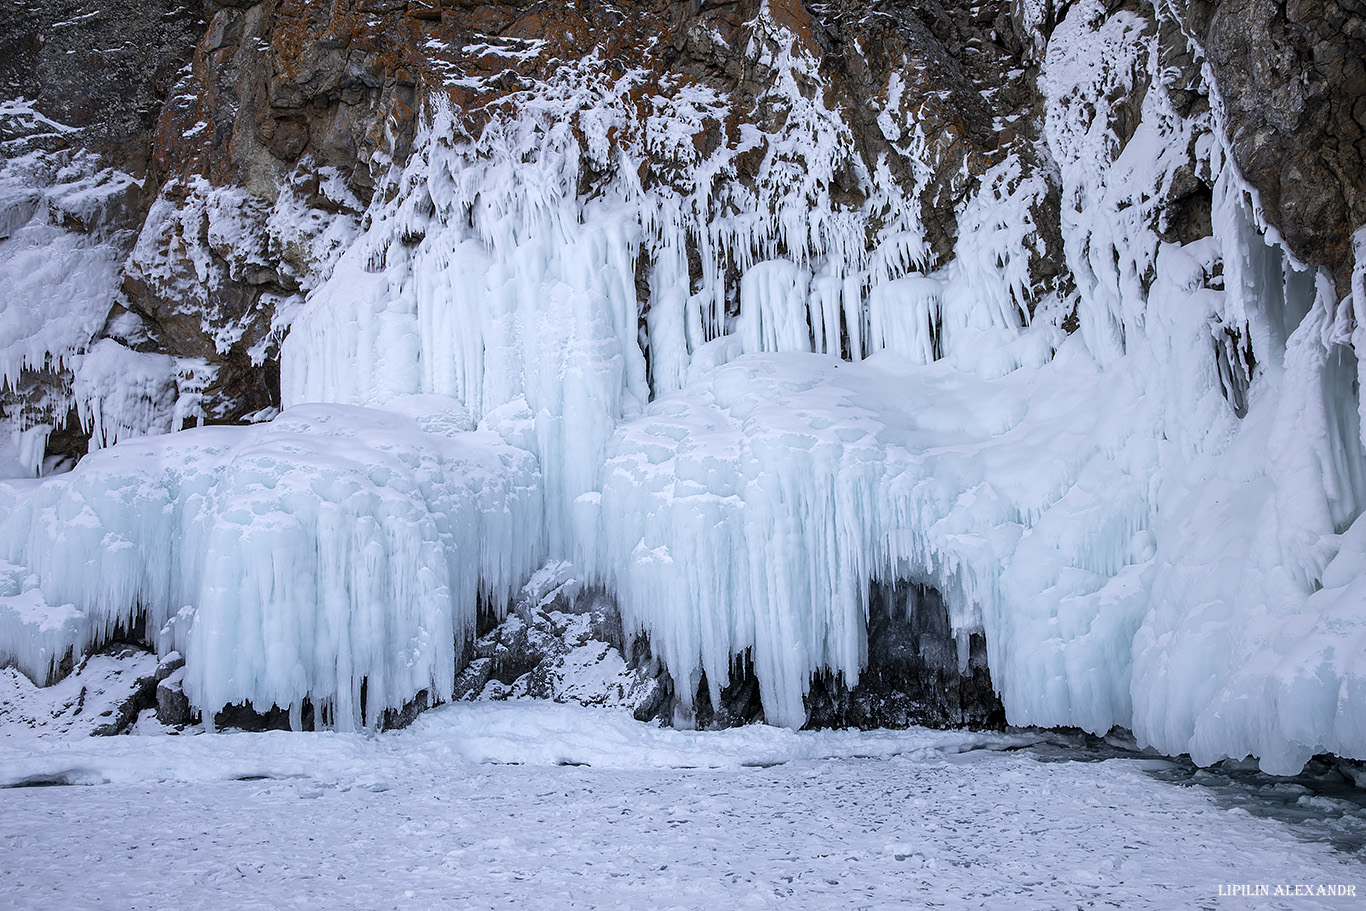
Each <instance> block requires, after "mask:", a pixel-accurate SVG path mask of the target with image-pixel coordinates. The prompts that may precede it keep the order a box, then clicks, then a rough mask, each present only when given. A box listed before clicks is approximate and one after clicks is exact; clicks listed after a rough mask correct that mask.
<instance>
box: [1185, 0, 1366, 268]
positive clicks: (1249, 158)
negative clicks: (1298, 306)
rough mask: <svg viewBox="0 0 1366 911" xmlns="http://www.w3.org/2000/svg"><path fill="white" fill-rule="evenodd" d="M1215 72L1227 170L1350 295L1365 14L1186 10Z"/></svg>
mask: <svg viewBox="0 0 1366 911" xmlns="http://www.w3.org/2000/svg"><path fill="white" fill-rule="evenodd" d="M1184 18H1185V19H1186V22H1187V24H1188V27H1189V28H1190V29H1191V30H1192V31H1193V33H1194V34H1195V35H1196V36H1197V37H1198V38H1199V39H1200V41H1201V42H1202V43H1203V45H1204V49H1205V53H1206V56H1207V58H1208V60H1209V64H1210V66H1211V68H1212V69H1213V71H1214V77H1215V81H1216V84H1217V87H1218V91H1219V95H1220V97H1221V98H1222V99H1223V103H1224V115H1225V117H1226V127H1227V130H1228V134H1229V139H1230V141H1231V144H1232V149H1233V158H1234V161H1235V162H1237V164H1238V168H1239V169H1240V170H1241V171H1242V173H1243V176H1244V177H1246V178H1247V180H1248V181H1249V182H1250V183H1251V184H1252V185H1253V186H1254V187H1256V188H1257V190H1258V191H1259V193H1260V194H1261V200H1262V205H1263V206H1264V207H1265V211H1266V217H1267V220H1268V221H1270V222H1271V224H1273V225H1275V226H1276V227H1277V228H1278V229H1279V230H1280V232H1281V236H1282V237H1283V238H1284V240H1285V242H1286V244H1287V245H1288V246H1289V247H1290V249H1291V251H1292V252H1293V253H1294V254H1295V255H1296V256H1297V257H1299V258H1300V259H1301V260H1303V261H1304V262H1306V263H1310V264H1313V265H1326V266H1328V267H1329V268H1330V269H1331V270H1332V272H1333V276H1334V279H1335V281H1336V283H1337V287H1338V293H1339V294H1343V295H1345V294H1346V293H1347V292H1348V289H1349V287H1350V286H1349V280H1350V275H1351V265H1352V251H1351V234H1352V232H1353V230H1354V229H1355V228H1357V227H1358V226H1360V225H1362V224H1363V223H1366V5H1364V4H1362V3H1361V2H1359V0H1218V2H1211V0H1188V2H1187V3H1186V4H1185V5H1184Z"/></svg>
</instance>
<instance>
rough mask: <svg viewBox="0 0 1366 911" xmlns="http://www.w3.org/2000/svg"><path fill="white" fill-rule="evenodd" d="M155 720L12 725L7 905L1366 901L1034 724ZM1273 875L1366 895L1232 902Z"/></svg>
mask: <svg viewBox="0 0 1366 911" xmlns="http://www.w3.org/2000/svg"><path fill="white" fill-rule="evenodd" d="M142 729H143V730H145V731H148V733H144V734H135V735H133V736H128V737H113V738H87V739H68V738H64V737H40V736H37V735H34V734H33V733H32V732H31V731H28V730H27V729H25V730H22V731H17V730H15V729H10V733H9V734H8V735H7V736H5V737H4V738H3V739H0V784H4V785H8V786H10V787H8V788H5V789H3V790H0V899H3V904H4V905H6V906H7V907H11V908H16V909H18V908H64V909H78V908H105V907H113V908H203V909H209V908H233V909H248V908H270V909H275V908H289V907H308V908H323V907H325V908H337V909H340V908H364V909H379V908H404V909H409V908H481V909H483V908H509V907H511V908H535V909H558V908H632V909H634V908H644V907H649V908H689V909H692V908H707V909H716V908H737V909H738V908H768V907H778V906H780V905H781V906H782V907H784V908H819V909H830V908H908V907H940V908H1012V909H1013V908H1020V909H1025V908H1047V909H1054V908H1062V907H1092V906H1118V907H1126V908H1161V909H1168V908H1185V907H1191V908H1217V907H1229V908H1234V907H1237V908H1243V907H1258V908H1262V907H1270V908H1294V909H1306V908H1320V907H1358V906H1359V905H1360V902H1361V898H1360V896H1361V895H1363V894H1366V867H1363V865H1362V863H1361V856H1360V854H1358V853H1353V852H1350V851H1343V852H1338V851H1335V850H1334V848H1333V847H1332V845H1331V844H1329V843H1328V842H1327V841H1323V840H1316V839H1314V838H1312V837H1309V835H1310V830H1309V829H1306V828H1305V827H1303V826H1297V825H1295V824H1292V823H1290V822H1286V821H1283V820H1278V819H1272V818H1266V817H1265V816H1264V815H1258V814H1257V813H1256V812H1255V811H1256V810H1257V799H1256V795H1255V793H1253V791H1251V790H1247V789H1245V790H1244V792H1243V795H1244V799H1241V800H1240V799H1234V798H1233V797H1230V793H1231V791H1230V789H1228V788H1224V789H1222V790H1221V789H1219V788H1211V787H1202V786H1192V785H1190V784H1189V781H1190V779H1189V776H1184V775H1181V774H1179V771H1180V770H1179V768H1178V767H1177V766H1176V765H1174V764H1172V763H1168V762H1167V761H1165V760H1157V759H1143V758H1110V759H1105V760H1102V761H1076V760H1075V759H1073V760H1066V761H1056V760H1058V759H1059V758H1060V757H1061V756H1062V755H1063V754H1060V753H1059V752H1058V750H1057V749H1056V748H1049V747H1047V746H1045V745H1040V743H1039V741H1040V738H1039V737H1038V736H1035V735H1024V734H974V733H965V732H937V731H926V730H911V731H905V732H870V733H861V732H853V731H841V732H822V733H813V732H804V733H794V732H792V731H788V730H784V729H778V728H772V727H762V726H753V727H747V728H741V729H735V730H730V731H725V732H712V733H702V732H684V731H677V730H671V729H664V728H658V727H654V726H651V725H646V724H640V723H637V722H634V721H632V720H630V718H629V716H627V715H625V714H623V713H620V712H612V711H607V710H600V709H587V708H581V707H577V706H564V705H554V704H548V703H533V702H511V703H465V704H459V705H454V706H448V707H445V708H442V709H438V710H436V711H433V712H429V713H427V714H426V715H424V716H422V717H421V718H420V719H419V721H418V723H417V724H416V725H415V726H414V727H412V728H410V729H408V730H406V731H402V732H397V733H390V734H383V735H378V736H374V735H363V734H340V733H320V734H289V733H283V732H277V733H267V734H218V735H199V736H195V735H193V734H190V733H188V732H187V733H186V734H183V735H180V736H166V735H165V733H164V731H159V730H156V729H154V728H151V727H149V726H147V725H146V724H143V725H142ZM1071 755H1082V754H1081V753H1077V752H1076V751H1073V752H1072V754H1071ZM1164 778H1167V779H1171V778H1175V779H1179V781H1170V780H1164ZM1180 782H1186V783H1185V784H1182V783H1180ZM25 783H27V784H30V785H34V784H39V783H48V784H58V783H66V784H70V785H74V786H70V787H15V785H21V784H25ZM1277 787H1280V788H1281V789H1282V790H1284V789H1285V788H1286V787H1290V788H1291V789H1292V790H1293V787H1295V786H1289V785H1278V786H1277ZM1324 800H1326V798H1323V797H1317V796H1309V797H1305V798H1303V799H1301V800H1300V801H1299V803H1301V804H1305V803H1306V801H1308V804H1306V806H1309V805H1312V804H1313V802H1314V801H1320V803H1322V802H1323V801H1324ZM1330 802H1331V801H1330ZM1249 809H1251V810H1253V811H1254V812H1251V813H1250V812H1249ZM1320 809H1321V810H1325V811H1324V812H1323V813H1321V814H1320V815H1321V816H1332V815H1333V813H1332V812H1329V811H1328V810H1326V809H1325V808H1324V807H1323V806H1321V807H1320ZM1339 815H1340V814H1339ZM1362 820H1363V817H1362V816H1361V815H1359V814H1358V815H1353V814H1347V815H1341V818H1340V819H1338V823H1337V824H1338V825H1339V826H1340V827H1344V831H1346V830H1347V829H1350V828H1351V827H1352V826H1356V827H1357V830H1358V831H1357V834H1358V835H1359V834H1360V832H1361V829H1362ZM1261 884H1264V885H1267V886H1269V887H1271V889H1272V890H1274V889H1275V888H1276V887H1277V886H1289V887H1290V889H1291V890H1292V891H1293V890H1294V887H1296V886H1300V887H1307V886H1313V887H1317V886H1319V885H1323V886H1339V887H1340V886H1347V887H1353V886H1354V887H1355V891H1356V894H1357V896H1358V897H1351V896H1347V897H1341V898H1327V897H1306V896H1300V897H1286V898H1276V897H1274V896H1272V897H1268V898H1255V899H1249V898H1244V897H1241V896H1234V897H1227V896H1221V887H1223V889H1222V891H1223V892H1225V893H1227V892H1228V891H1229V888H1230V886H1245V885H1253V886H1256V885H1261Z"/></svg>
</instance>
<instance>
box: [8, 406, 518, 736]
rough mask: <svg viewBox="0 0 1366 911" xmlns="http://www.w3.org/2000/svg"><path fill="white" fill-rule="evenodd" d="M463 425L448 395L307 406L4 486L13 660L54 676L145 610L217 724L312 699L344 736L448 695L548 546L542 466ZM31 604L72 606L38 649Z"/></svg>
mask: <svg viewBox="0 0 1366 911" xmlns="http://www.w3.org/2000/svg"><path fill="white" fill-rule="evenodd" d="M468 427H469V421H468V417H467V416H466V414H465V412H464V410H463V409H462V408H461V407H460V406H459V405H458V403H456V402H454V401H452V400H449V399H443V398H440V397H436V396H422V397H412V398H405V399H399V400H397V401H395V402H392V403H390V405H389V406H388V407H387V408H386V410H384V411H379V410H373V409H363V408H355V407H350V406H337V405H310V406H301V407H297V408H294V409H291V410H289V411H287V412H286V413H285V414H283V415H281V416H280V417H279V418H277V419H276V420H275V421H274V422H272V423H270V424H266V425H260V426H256V427H247V428H204V429H200V430H196V431H190V432H187V433H184V434H176V435H172V436H170V437H164V438H155V439H149V440H145V441H137V442H131V443H124V444H120V445H118V446H115V447H112V448H110V449H109V450H106V451H102V452H99V453H96V454H93V455H91V456H90V457H89V458H87V459H86V460H85V461H83V462H82V463H81V465H80V466H79V467H78V468H77V469H76V470H75V471H73V472H72V473H70V474H69V475H64V476H61V477H58V478H53V479H48V480H45V481H42V482H38V481H33V482H25V481H18V482H4V483H0V542H3V543H2V545H0V546H3V547H4V548H5V551H6V553H5V556H6V557H7V558H8V559H9V560H11V561H12V562H13V563H14V564H16V565H17V566H24V567H28V568H29V569H30V570H31V571H32V572H31V574H30V575H28V576H27V577H26V578H23V579H18V580H13V579H12V584H11V586H10V588H12V589H14V591H6V592H4V594H6V595H8V597H0V625H3V627H4V629H5V632H6V633H7V635H6V636H5V639H4V643H3V645H4V648H5V649H6V651H7V652H8V653H9V654H8V655H7V657H10V658H13V659H17V661H18V663H19V665H20V666H21V667H23V668H24V669H25V670H26V671H28V672H30V673H34V674H35V675H36V676H39V677H42V676H46V673H47V671H48V667H45V666H43V665H44V664H48V665H49V666H50V664H51V663H52V662H55V661H56V660H60V658H61V657H62V656H63V655H64V654H65V653H66V651H67V649H69V648H75V649H76V650H77V651H78V652H79V651H81V650H83V649H85V648H86V647H88V646H89V645H90V644H91V643H94V642H98V641H102V640H103V639H105V638H107V637H108V636H109V634H110V633H111V632H112V631H113V630H115V629H116V628H119V627H124V628H128V627H130V626H131V624H133V623H134V622H135V621H136V620H137V619H138V615H139V614H145V618H146V623H147V629H148V632H149V634H151V635H153V636H155V635H156V631H157V630H160V631H161V645H162V647H163V650H169V649H171V648H177V649H180V650H181V651H182V652H183V653H184V654H185V656H186V679H185V686H186V691H187V692H188V693H189V694H190V696H191V698H192V700H193V701H194V702H195V704H196V705H199V706H201V707H204V708H205V709H206V710H207V711H210V712H211V711H213V710H216V709H217V708H218V707H221V706H223V705H226V704H230V703H237V702H243V701H246V702H251V703H252V704H254V705H255V706H256V707H258V708H261V709H266V708H269V707H270V706H271V705H278V706H281V707H290V708H292V709H294V710H296V712H297V709H298V708H299V707H300V706H301V704H302V702H303V700H305V699H309V700H312V701H313V703H314V704H315V705H317V706H318V707H319V708H320V709H321V710H322V711H323V713H324V716H325V717H328V718H329V719H330V720H331V721H332V723H333V724H334V725H335V726H336V727H338V728H342V729H346V728H350V727H353V726H356V725H359V724H361V723H362V721H364V723H366V724H370V725H373V724H376V723H378V721H379V715H380V713H382V712H383V711H384V710H386V709H392V708H398V707H401V706H402V705H403V704H404V703H405V702H406V701H407V700H409V699H411V698H413V696H415V695H416V694H417V693H418V692H419V691H421V690H424V689H427V690H429V691H430V692H431V693H432V695H433V696H440V697H443V698H445V697H448V696H449V693H450V689H451V686H452V684H453V676H454V672H455V667H456V663H457V658H458V650H459V649H460V648H461V647H462V646H463V643H464V641H465V640H466V638H467V637H468V636H469V634H470V633H471V632H472V629H473V624H474V619H475V610H476V605H477V603H478V598H479V596H481V595H482V596H483V597H484V598H485V599H487V601H488V603H490V604H493V605H505V604H506V603H507V600H508V597H509V594H510V593H511V591H512V590H514V589H515V587H516V586H518V585H519V584H520V583H521V582H522V580H524V579H525V578H526V576H527V575H528V574H530V572H531V571H532V570H533V569H534V568H535V567H536V566H537V565H539V561H540V559H541V553H540V551H541V541H542V539H543V532H542V526H543V521H542V515H541V490H540V475H539V472H538V470H537V467H536V462H535V460H534V458H533V457H532V456H531V455H529V454H528V453H526V452H525V451H524V450H521V449H518V448H515V447H512V446H509V445H508V444H506V443H504V442H503V440H502V439H501V438H500V437H498V436H497V435H496V434H494V433H491V432H475V431H470V430H469V429H468ZM16 575H18V573H10V576H11V577H14V576H16ZM38 601H42V602H46V603H47V604H51V605H76V606H78V609H77V608H64V609H63V610H64V611H65V613H64V614H63V618H62V619H63V622H62V623H60V624H55V625H54V623H52V622H51V621H50V620H46V621H44V622H43V623H41V624H38V626H39V627H41V629H38V632H41V633H44V635H27V634H25V631H24V630H20V629H16V628H15V627H17V626H20V625H23V624H24V623H25V622H26V621H27V622H28V625H30V626H32V625H33V624H34V621H33V619H32V615H33V614H34V611H33V610H32V609H31V608H32V603H31V602H38ZM26 608H29V609H26ZM49 628H51V629H49ZM35 629H36V627H35ZM54 630H56V631H57V632H60V633H61V635H60V636H58V638H63V639H64V641H62V642H50V641H48V640H50V639H52V638H53V636H52V635H47V633H51V632H53V631H54ZM29 632H33V631H32V630H30V631H29ZM10 634H13V635H10ZM362 693H363V694H364V702H362V698H361V697H362Z"/></svg>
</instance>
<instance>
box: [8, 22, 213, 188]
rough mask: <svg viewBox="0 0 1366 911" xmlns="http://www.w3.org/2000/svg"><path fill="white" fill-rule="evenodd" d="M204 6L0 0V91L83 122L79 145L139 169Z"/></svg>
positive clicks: (58, 116)
mask: <svg viewBox="0 0 1366 911" xmlns="http://www.w3.org/2000/svg"><path fill="white" fill-rule="evenodd" d="M202 6H203V4H202V3H201V2H199V0H111V2H98V3H97V2H92V0H54V2H44V3H38V2H35V0H0V92H3V97H4V98H16V97H18V98H29V99H34V100H36V102H37V107H38V108H39V109H40V110H41V111H42V112H43V113H44V114H46V115H47V116H48V117H50V118H52V119H53V120H56V121H58V122H59V123H64V124H67V125H70V126H75V127H80V128H81V132H80V134H79V138H78V142H79V143H80V145H82V146H84V147H85V148H88V149H90V150H91V151H94V152H97V153H99V154H102V155H105V156H107V158H108V159H109V160H110V161H111V163H113V164H114V165H115V166H116V167H119V168H121V169H122V170H125V171H128V172H129V173H132V174H134V175H137V176H141V175H142V174H143V173H144V172H145V170H146V166H147V162H148V158H149V155H150V154H151V151H152V144H151V139H152V133H153V131H154V130H155V128H156V124H157V119H158V118H159V117H160V115H161V109H162V106H163V104H164V103H165V102H166V99H167V97H168V95H169V94H170V92H171V89H172V86H173V85H174V84H175V82H176V80H177V78H178V74H179V73H180V71H181V70H182V69H183V68H184V67H185V66H186V65H187V64H188V63H189V60H190V56H191V54H192V52H193V49H194V44H195V41H196V40H198V38H199V36H200V35H201V34H202V33H203V31H204V20H203V18H202ZM149 189H150V190H151V192H152V193H153V194H154V193H155V190H156V187H155V186H151V187H149Z"/></svg>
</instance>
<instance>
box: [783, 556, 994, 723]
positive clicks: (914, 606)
mask: <svg viewBox="0 0 1366 911" xmlns="http://www.w3.org/2000/svg"><path fill="white" fill-rule="evenodd" d="M966 645H967V648H966V649H965V650H964V649H961V648H960V645H959V641H958V637H957V636H956V634H955V632H954V630H953V629H952V628H951V627H950V625H949V614H948V608H947V606H946V605H945V604H944V599H943V597H942V596H941V595H940V593H939V592H938V591H937V590H935V589H933V588H930V587H929V586H925V585H920V584H917V583H913V582H904V581H898V582H896V583H894V584H890V585H888V584H879V585H875V586H873V588H872V591H871V593H870V597H869V604H868V664H867V666H866V667H865V668H864V669H863V671H862V672H861V673H860V674H859V679H858V683H857V685H855V686H854V687H852V688H851V687H850V686H849V685H848V683H847V682H846V681H845V680H844V678H843V677H842V676H841V675H838V674H831V673H828V672H827V673H822V674H818V675H816V677H815V678H814V679H813V680H812V683H811V691H810V692H809V693H808V695H807V700H806V703H807V727H808V728H830V727H854V728H861V729H865V730H866V729H869V728H904V727H909V726H910V725H925V726H927V727H936V728H959V727H970V728H990V729H1000V728H1003V727H1004V726H1005V709H1004V708H1003V707H1002V705H1001V700H1000V698H999V697H998V696H997V695H996V692H995V690H994V689H993V688H992V685H991V674H990V671H989V669H988V668H987V658H986V641H985V639H984V638H983V637H982V634H981V633H977V632H974V633H970V634H968V637H967V643H966Z"/></svg>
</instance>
